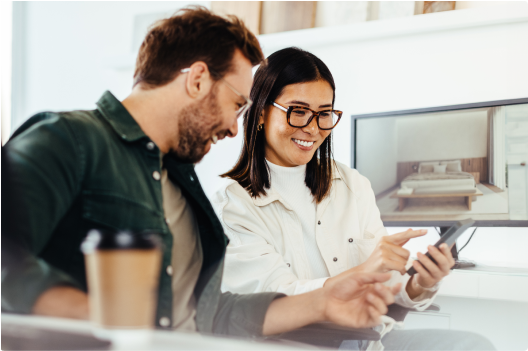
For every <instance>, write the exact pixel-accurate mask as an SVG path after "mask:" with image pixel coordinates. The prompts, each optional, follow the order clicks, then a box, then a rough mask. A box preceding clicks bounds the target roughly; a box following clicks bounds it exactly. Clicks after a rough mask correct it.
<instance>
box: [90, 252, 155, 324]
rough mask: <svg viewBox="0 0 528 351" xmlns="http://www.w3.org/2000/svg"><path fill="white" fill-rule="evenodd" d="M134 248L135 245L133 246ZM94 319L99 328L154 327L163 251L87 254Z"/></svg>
mask: <svg viewBox="0 0 528 351" xmlns="http://www.w3.org/2000/svg"><path fill="white" fill-rule="evenodd" d="M131 246H134V245H131ZM83 251H84V252H85V264H86V271H87V272H86V273H87V281H88V294H89V300H90V319H91V320H92V322H93V323H94V324H95V325H96V326H97V327H102V328H109V329H149V328H152V327H153V326H154V320H155V314H156V305H157V295H158V294H157V290H158V278H159V272H160V263H161V251H160V249H159V248H158V247H152V248H140V249H138V248H127V247H125V248H114V249H109V248H105V249H100V248H97V247H94V248H93V249H92V250H84V248H83Z"/></svg>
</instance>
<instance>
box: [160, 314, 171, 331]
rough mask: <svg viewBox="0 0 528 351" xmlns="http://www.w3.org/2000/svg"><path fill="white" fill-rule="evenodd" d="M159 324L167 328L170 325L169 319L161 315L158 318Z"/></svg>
mask: <svg viewBox="0 0 528 351" xmlns="http://www.w3.org/2000/svg"><path fill="white" fill-rule="evenodd" d="M159 324H160V325H161V326H162V327H165V328H167V327H168V326H170V319H169V318H167V317H161V318H160V320H159Z"/></svg>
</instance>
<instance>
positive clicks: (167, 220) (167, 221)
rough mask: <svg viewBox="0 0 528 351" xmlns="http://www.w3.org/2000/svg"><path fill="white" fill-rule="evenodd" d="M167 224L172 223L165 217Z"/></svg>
mask: <svg viewBox="0 0 528 351" xmlns="http://www.w3.org/2000/svg"><path fill="white" fill-rule="evenodd" d="M165 223H166V224H167V225H169V224H170V221H169V219H168V218H167V217H165Z"/></svg>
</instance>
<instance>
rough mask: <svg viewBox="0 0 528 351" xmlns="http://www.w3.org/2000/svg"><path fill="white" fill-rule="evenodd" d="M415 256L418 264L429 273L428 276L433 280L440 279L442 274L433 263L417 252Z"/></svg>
mask: <svg viewBox="0 0 528 351" xmlns="http://www.w3.org/2000/svg"><path fill="white" fill-rule="evenodd" d="M417 256H418V260H419V261H420V263H421V264H422V265H423V266H424V267H425V269H427V270H428V271H429V274H431V276H432V277H433V278H435V279H440V278H442V272H441V271H440V268H438V266H437V265H436V264H435V263H434V262H433V261H431V259H430V258H429V257H427V256H426V255H424V254H423V253H420V252H418V254H417Z"/></svg>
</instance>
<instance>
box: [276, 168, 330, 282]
mask: <svg viewBox="0 0 528 351" xmlns="http://www.w3.org/2000/svg"><path fill="white" fill-rule="evenodd" d="M266 162H267V164H268V166H269V169H270V178H271V179H270V184H271V186H272V187H273V189H275V191H277V192H278V193H279V195H280V196H281V197H282V199H283V200H284V201H285V202H286V203H287V204H288V205H290V207H291V208H292V209H293V211H294V212H295V214H296V215H297V216H298V217H299V220H300V222H301V227H302V233H303V241H304V248H305V250H306V256H307V258H308V262H309V263H310V269H311V271H312V279H317V278H328V277H330V273H329V272H328V269H327V268H326V264H325V262H324V260H323V256H321V251H320V250H319V247H318V246H317V242H316V240H315V226H316V206H317V204H316V203H315V201H314V198H313V196H312V193H311V192H310V189H309V188H308V187H307V186H306V183H305V182H304V179H305V177H306V165H303V166H297V167H282V166H278V165H276V164H273V163H271V162H269V161H268V160H266ZM286 235H287V233H286Z"/></svg>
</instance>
